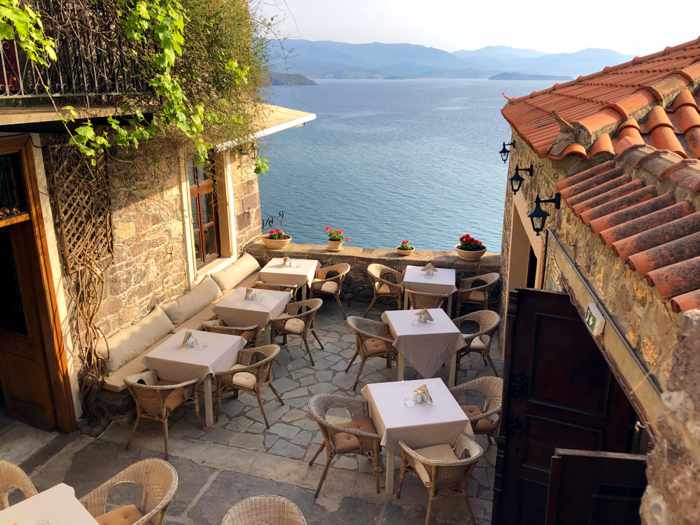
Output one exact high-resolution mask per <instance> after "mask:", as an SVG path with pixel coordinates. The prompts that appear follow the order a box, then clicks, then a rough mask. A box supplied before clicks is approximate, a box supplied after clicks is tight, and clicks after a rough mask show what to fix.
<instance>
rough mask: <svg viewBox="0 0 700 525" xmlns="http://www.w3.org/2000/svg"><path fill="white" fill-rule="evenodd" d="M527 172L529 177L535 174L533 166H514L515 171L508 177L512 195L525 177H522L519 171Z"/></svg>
mask: <svg viewBox="0 0 700 525" xmlns="http://www.w3.org/2000/svg"><path fill="white" fill-rule="evenodd" d="M521 172H522V173H527V174H528V175H529V176H530V177H532V176H533V175H534V174H535V168H534V167H533V166H532V164H530V167H529V168H521V167H520V166H516V168H515V173H514V174H513V176H512V177H511V178H510V179H509V180H510V189H511V190H513V195H515V194H516V193H518V191H519V190H520V187H521V186H522V185H523V182H524V181H525V179H524V178H523V176H522V175H520V173H521Z"/></svg>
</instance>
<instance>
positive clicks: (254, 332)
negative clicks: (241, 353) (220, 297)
mask: <svg viewBox="0 0 700 525" xmlns="http://www.w3.org/2000/svg"><path fill="white" fill-rule="evenodd" d="M202 330H204V331H205V332H214V333H217V334H225V335H237V336H240V337H242V338H243V339H245V341H246V347H253V346H255V344H256V341H257V340H258V334H259V333H260V327H259V326H258V325H256V324H253V325H250V326H229V325H227V324H224V322H223V321H222V320H221V319H212V320H211V321H205V322H204V323H202Z"/></svg>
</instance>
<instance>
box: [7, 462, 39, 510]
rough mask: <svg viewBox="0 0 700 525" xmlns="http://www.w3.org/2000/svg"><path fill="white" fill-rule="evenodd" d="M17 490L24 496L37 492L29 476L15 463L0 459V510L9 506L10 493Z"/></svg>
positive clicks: (30, 495)
mask: <svg viewBox="0 0 700 525" xmlns="http://www.w3.org/2000/svg"><path fill="white" fill-rule="evenodd" d="M16 490H19V491H20V492H21V493H22V495H23V496H24V497H25V498H31V497H32V496H35V495H36V493H37V490H36V487H35V486H34V483H32V480H31V479H29V476H27V474H25V473H24V471H23V470H22V469H21V468H19V467H18V466H17V465H15V464H13V463H10V462H9V461H2V460H0V510H2V509H6V508H7V507H9V506H10V494H12V493H13V492H14V491H16Z"/></svg>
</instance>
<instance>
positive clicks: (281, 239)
mask: <svg viewBox="0 0 700 525" xmlns="http://www.w3.org/2000/svg"><path fill="white" fill-rule="evenodd" d="M262 241H263V244H264V245H265V248H267V249H268V250H284V249H285V248H286V247H287V246H289V243H290V242H292V236H291V235H289V234H288V233H286V232H285V231H284V230H282V229H279V228H278V229H274V230H270V231H269V232H267V234H266V235H263V238H262Z"/></svg>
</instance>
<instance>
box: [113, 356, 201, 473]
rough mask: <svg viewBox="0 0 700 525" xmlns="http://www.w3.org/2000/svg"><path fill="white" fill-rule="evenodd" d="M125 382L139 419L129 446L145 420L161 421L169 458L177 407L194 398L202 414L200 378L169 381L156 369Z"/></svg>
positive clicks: (135, 423)
mask: <svg viewBox="0 0 700 525" xmlns="http://www.w3.org/2000/svg"><path fill="white" fill-rule="evenodd" d="M124 383H125V384H126V387H127V388H128V389H129V393H130V394H131V397H133V398H134V402H135V403H136V421H134V428H133V429H132V430H131V435H130V436H129V440H128V441H127V442H126V448H127V449H128V448H129V447H130V446H131V441H132V440H133V439H134V435H135V434H136V429H137V428H138V426H139V423H140V422H141V420H142V419H149V420H151V421H157V422H159V423H161V425H162V426H163V448H164V451H165V459H168V419H169V418H170V415H171V414H172V413H173V411H174V410H175V409H177V408H178V407H180V406H182V405H183V404H184V403H185V402H186V401H188V400H189V399H194V408H195V411H196V413H197V417H198V418H199V417H200V413H199V388H198V383H199V380H197V379H193V380H191V381H185V382H183V383H169V382H166V381H161V380H159V379H158V376H157V375H156V374H155V372H153V371H150V370H149V371H146V372H142V373H140V374H133V375H130V376H127V377H126V378H125V379H124Z"/></svg>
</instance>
